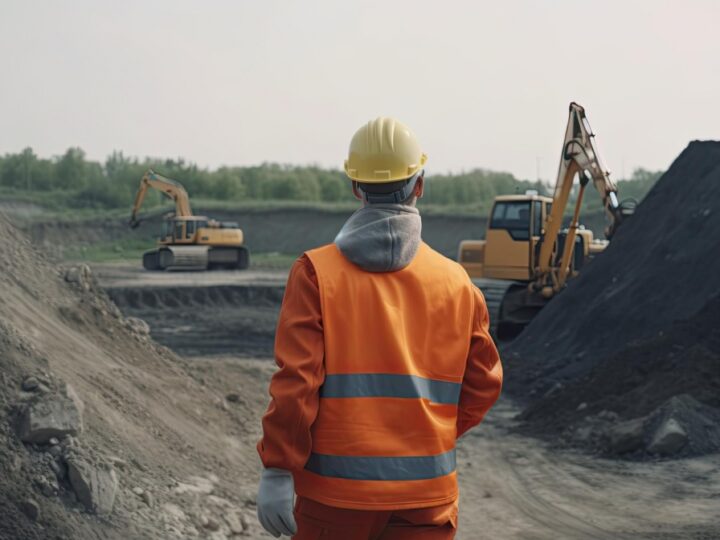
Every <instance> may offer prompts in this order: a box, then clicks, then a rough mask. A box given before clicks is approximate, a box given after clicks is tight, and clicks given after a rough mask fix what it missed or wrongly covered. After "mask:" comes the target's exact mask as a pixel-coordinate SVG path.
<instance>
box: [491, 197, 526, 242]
mask: <svg viewBox="0 0 720 540" xmlns="http://www.w3.org/2000/svg"><path fill="white" fill-rule="evenodd" d="M490 228H491V229H505V230H507V231H508V232H509V233H510V236H511V237H512V239H513V240H529V239H530V202H525V201H522V202H514V201H508V202H498V203H496V204H495V208H494V209H493V214H492V219H491V221H490Z"/></svg>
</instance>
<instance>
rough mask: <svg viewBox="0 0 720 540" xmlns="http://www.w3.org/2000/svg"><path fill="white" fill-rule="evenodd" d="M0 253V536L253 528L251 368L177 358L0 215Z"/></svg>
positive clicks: (258, 395)
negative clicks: (48, 258)
mask: <svg viewBox="0 0 720 540" xmlns="http://www.w3.org/2000/svg"><path fill="white" fill-rule="evenodd" d="M0 251H1V252H2V253H3V256H2V258H0V290H1V291H2V294H1V295H0V406H1V408H0V478H2V482H1V484H2V489H0V515H1V516H2V519H1V520H0V538H2V539H5V538H8V539H10V538H12V539H24V538H100V537H102V538H171V537H183V538H188V537H189V538H192V537H202V538H207V537H210V536H212V537H213V538H215V537H218V538H224V537H229V536H231V535H233V534H240V533H243V531H244V533H243V534H252V533H253V531H256V529H257V526H256V524H255V519H254V518H253V514H254V509H253V508H252V505H253V504H254V503H253V496H252V494H253V492H254V488H255V482H256V478H257V469H258V463H257V458H256V457H255V451H254V444H255V441H256V440H257V437H258V431H259V428H258V426H257V420H256V419H257V418H259V416H260V414H261V412H262V406H263V404H264V402H265V398H264V397H263V395H262V394H263V390H262V386H261V385H260V384H258V382H259V381H260V380H265V379H266V374H265V373H264V371H263V369H264V368H261V367H258V368H257V369H256V370H254V371H253V370H251V369H248V370H246V371H245V372H244V374H243V376H242V377H240V376H239V373H236V372H234V371H232V369H234V368H230V367H228V371H227V372H226V373H222V374H219V371H218V370H220V369H221V368H222V366H223V364H222V362H220V361H218V362H217V363H214V364H213V365H212V366H209V365H207V364H204V363H202V362H198V363H194V364H193V365H189V364H187V363H185V362H184V361H183V360H182V359H180V358H179V357H177V356H176V355H175V354H173V353H172V352H170V351H169V350H168V349H166V348H165V347H163V346H160V345H157V344H156V343H154V342H153V341H152V340H151V339H150V338H149V336H148V329H147V326H146V325H145V324H144V323H143V322H142V321H139V320H133V319H126V318H125V317H123V315H121V313H120V311H119V310H118V309H117V307H116V306H115V305H114V304H113V303H112V302H111V301H110V300H109V298H108V297H107V295H105V293H103V292H102V291H101V290H100V289H99V288H98V287H97V285H96V283H95V282H94V279H93V276H92V275H91V274H90V272H89V270H88V269H87V268H86V267H76V268H72V269H70V271H66V270H64V269H60V268H56V267H54V266H52V265H51V264H49V263H48V261H46V260H45V259H44V258H43V257H42V256H40V255H39V254H38V253H37V252H36V251H35V250H34V249H33V248H32V247H31V246H30V243H29V242H28V240H27V239H25V238H24V236H23V235H22V234H21V233H19V232H18V231H17V230H15V229H14V228H13V227H12V226H11V224H10V223H9V222H8V221H7V220H6V219H5V218H3V217H2V216H0ZM226 397H227V399H226Z"/></svg>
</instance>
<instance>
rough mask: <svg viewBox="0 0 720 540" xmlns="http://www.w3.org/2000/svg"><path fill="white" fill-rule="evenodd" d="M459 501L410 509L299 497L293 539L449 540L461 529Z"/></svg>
mask: <svg viewBox="0 0 720 540" xmlns="http://www.w3.org/2000/svg"><path fill="white" fill-rule="evenodd" d="M457 511H458V505H457V502H454V503H450V504H444V505H442V506H432V507H429V508H417V509H410V510H348V509H346V508H336V507H334V506H327V505H325V504H322V503H319V502H316V501H313V500H311V499H306V498H305V497H298V498H297V501H296V503H295V522H296V523H297V527H298V532H297V534H296V535H295V536H293V540H318V539H319V540H411V539H414V538H419V539H421V540H448V539H452V538H455V532H456V531H457Z"/></svg>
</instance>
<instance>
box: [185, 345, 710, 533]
mask: <svg viewBox="0 0 720 540" xmlns="http://www.w3.org/2000/svg"><path fill="white" fill-rule="evenodd" d="M191 361H192V363H193V365H194V366H196V368H195V369H196V371H197V373H198V374H200V373H202V375H203V377H204V378H205V379H206V383H207V384H208V386H210V387H217V388H225V389H231V388H242V389H243V394H244V396H245V398H246V399H247V401H246V403H247V404H248V406H252V407H253V409H254V411H255V414H256V418H257V420H256V421H255V422H252V423H249V424H247V425H245V427H244V429H245V433H246V436H245V444H244V446H246V448H250V449H251V450H250V452H249V453H250V454H251V455H247V454H246V456H247V457H246V460H247V464H248V465H250V464H254V465H255V466H257V467H259V466H260V464H259V460H258V458H257V455H256V454H255V452H254V450H252V448H251V447H252V443H253V442H254V441H255V440H256V439H257V438H258V437H259V436H260V433H261V431H260V429H261V428H260V413H259V411H262V410H263V409H264V406H265V404H266V402H267V399H268V398H267V396H266V390H265V389H266V388H267V383H268V381H269V377H270V375H271V373H272V371H273V367H272V361H271V360H270V359H255V360H249V359H247V358H237V357H231V356H221V357H219V356H212V357H195V358H192V359H191ZM251 403H252V405H250V404H251ZM517 412H518V410H517V409H516V408H515V407H514V406H513V404H512V403H511V402H510V401H505V400H501V402H500V403H499V404H498V405H497V406H496V407H495V408H494V409H493V410H492V411H491V412H490V414H489V415H488V417H487V419H486V420H485V422H484V423H483V424H482V425H481V426H480V427H479V428H476V429H475V430H472V431H471V432H470V433H469V434H468V435H467V436H466V437H464V438H463V439H462V440H461V441H460V443H459V447H458V473H459V478H460V490H461V502H460V527H459V531H458V535H457V538H458V539H459V540H482V539H484V538H488V539H490V538H492V539H503V540H512V539H522V540H557V539H607V540H611V539H612V540H615V539H619V538H623V539H624V538H628V539H653V540H655V539H657V540H662V539H693V538H695V539H716V538H720V504H719V503H718V501H719V500H720V456H709V457H703V458H695V459H685V460H678V461H664V462H655V463H652V462H644V463H638V462H623V461H611V460H605V459H600V458H596V457H594V456H590V455H587V454H579V453H574V452H567V451H558V450H554V449H553V448H551V447H549V446H548V445H547V444H545V443H542V442H540V441H538V440H537V439H533V438H530V437H526V436H523V435H518V434H515V433H512V426H513V422H514V421H513V417H514V416H515V414H517ZM245 452H247V450H245ZM254 476H255V475H253V478H252V479H246V480H249V482H248V483H247V484H246V485H249V486H250V487H251V488H252V487H254V485H255V484H254V482H256V478H254ZM246 489H247V488H246ZM253 511H254V509H250V512H248V514H247V516H248V519H249V520H252V521H253V523H252V528H251V530H252V534H251V537H252V538H258V539H260V538H263V539H265V538H270V536H269V535H266V534H265V533H264V532H262V530H261V529H260V527H259V525H257V523H255V517H254V514H253Z"/></svg>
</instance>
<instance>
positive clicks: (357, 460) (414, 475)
mask: <svg viewBox="0 0 720 540" xmlns="http://www.w3.org/2000/svg"><path fill="white" fill-rule="evenodd" d="M455 467H456V463H455V450H454V449H453V450H450V451H449V452H445V453H444V454H438V455H436V456H403V457H355V456H352V457H351V456H330V455H327V454H316V453H313V454H311V455H310V459H309V460H308V462H307V465H305V468H306V469H307V470H309V471H310V472H313V473H315V474H319V475H322V476H331V477H334V478H345V479H348V480H429V479H432V478H437V477H439V476H445V475H448V474H450V473H451V472H453V471H454V470H455Z"/></svg>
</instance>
